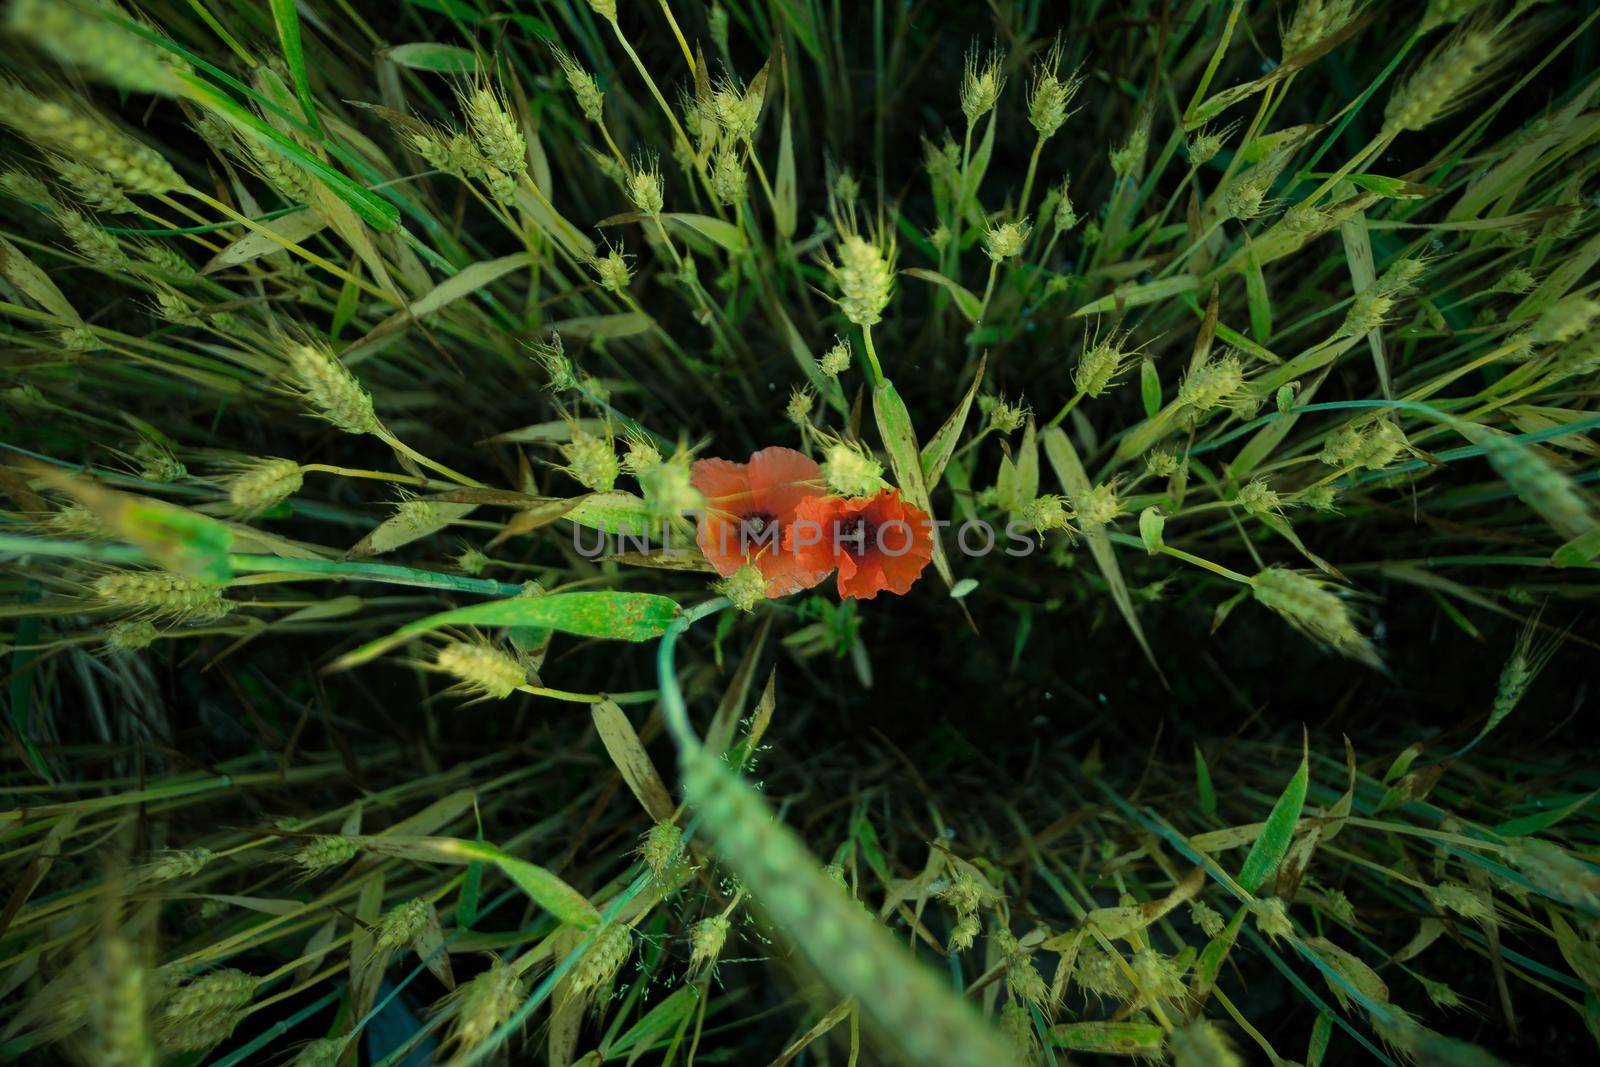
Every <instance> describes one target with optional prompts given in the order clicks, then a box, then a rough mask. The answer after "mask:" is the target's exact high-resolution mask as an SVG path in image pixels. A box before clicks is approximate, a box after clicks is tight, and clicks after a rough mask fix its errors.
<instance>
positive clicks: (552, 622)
mask: <svg viewBox="0 0 1600 1067" xmlns="http://www.w3.org/2000/svg"><path fill="white" fill-rule="evenodd" d="M679 614H680V611H679V608H678V605H677V603H676V602H675V601H673V600H670V599H668V598H667V597H664V596H657V595H656V594H654V593H617V592H598V593H551V594H548V595H546V596H533V597H512V598H510V599H507V600H488V601H484V602H483V603H481V604H469V605H467V606H466V607H464V608H453V609H451V610H450V611H441V612H439V613H438V614H437V615H429V616H428V617H427V618H425V619H418V620H417V621H416V622H412V623H407V624H406V625H405V626H402V627H401V628H400V629H398V630H396V631H395V632H394V633H392V634H390V635H389V636H388V637H382V638H379V639H378V640H376V641H371V642H368V643H367V644H365V645H362V646H361V647H360V648H358V649H356V650H355V651H354V652H349V653H347V654H345V655H343V656H340V657H339V658H338V659H337V660H335V661H334V662H333V663H332V664H331V665H330V666H329V667H328V668H327V669H328V670H329V671H342V670H347V669H348V668H350V667H358V666H360V665H361V664H363V663H369V662H371V661H372V660H374V659H376V658H377V657H379V656H381V655H383V654H384V653H385V652H387V651H389V650H390V649H391V648H395V647H397V646H399V645H402V644H404V643H405V642H407V641H409V640H411V639H412V638H414V637H418V636H420V635H422V634H425V633H430V632H432V631H434V630H437V629H440V628H441V627H445V626H539V627H544V628H545V629H550V630H559V631H561V632H562V633H568V634H577V635H579V636H581V637H599V638H605V639H607V640H612V641H649V640H650V639H652V638H656V637H660V636H661V635H662V634H663V633H665V632H666V629H667V627H668V626H669V625H671V624H672V621H673V620H674V619H676V618H677V617H678V615H679Z"/></svg>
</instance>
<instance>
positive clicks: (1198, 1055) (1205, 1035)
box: [1169, 1019, 1244, 1067]
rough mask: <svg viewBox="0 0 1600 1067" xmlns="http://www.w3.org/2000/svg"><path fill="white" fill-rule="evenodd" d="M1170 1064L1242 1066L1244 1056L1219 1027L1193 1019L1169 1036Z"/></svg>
mask: <svg viewBox="0 0 1600 1067" xmlns="http://www.w3.org/2000/svg"><path fill="white" fill-rule="evenodd" d="M1169 1041H1170V1048H1169V1051H1170V1052H1171V1053H1172V1067H1244V1060H1242V1059H1240V1058H1239V1053H1238V1051H1237V1050H1235V1049H1234V1047H1233V1042H1232V1041H1230V1040H1228V1035H1227V1034H1225V1033H1224V1032H1223V1031H1222V1029H1221V1027H1219V1026H1217V1025H1216V1024H1215V1023H1213V1022H1208V1021H1207V1020H1205V1019H1196V1020H1194V1021H1193V1022H1191V1023H1190V1024H1189V1025H1188V1026H1185V1027H1183V1028H1182V1029H1181V1030H1174V1031H1173V1032H1172V1037H1171V1038H1170V1039H1169Z"/></svg>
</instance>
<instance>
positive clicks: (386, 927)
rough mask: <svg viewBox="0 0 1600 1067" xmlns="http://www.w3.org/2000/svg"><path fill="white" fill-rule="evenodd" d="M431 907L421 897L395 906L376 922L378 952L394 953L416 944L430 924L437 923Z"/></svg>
mask: <svg viewBox="0 0 1600 1067" xmlns="http://www.w3.org/2000/svg"><path fill="white" fill-rule="evenodd" d="M437 921H438V920H437V918H436V917H435V913H434V908H433V905H432V904H430V903H428V902H427V901H426V900H423V899H422V898H421V897H414V898H412V899H411V900H408V901H406V902H405V903H403V904H397V905H395V906H394V907H392V908H390V909H389V910H388V911H387V912H386V913H384V916H383V918H381V919H379V920H378V936H377V947H378V950H379V951H394V950H396V949H402V948H409V947H410V946H412V945H414V944H416V942H417V938H419V937H421V936H422V933H423V931H424V930H426V929H427V928H428V924H429V923H430V922H437Z"/></svg>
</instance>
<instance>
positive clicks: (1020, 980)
mask: <svg viewBox="0 0 1600 1067" xmlns="http://www.w3.org/2000/svg"><path fill="white" fill-rule="evenodd" d="M994 936H995V947H996V949H997V950H998V951H999V952H1000V954H1001V955H1002V956H1003V957H1004V958H1005V965H1006V987H1007V988H1008V989H1009V990H1010V991H1011V995H1012V996H1014V997H1016V998H1017V999H1019V1000H1021V1001H1024V1002H1025V1003H1028V1004H1031V1005H1033V1006H1034V1007H1037V1008H1043V1007H1044V1006H1045V1003H1046V1002H1047V1001H1048V1000H1049V999H1050V989H1049V987H1048V986H1046V985H1045V982H1044V979H1043V978H1042V977H1040V975H1039V970H1038V968H1037V967H1035V966H1034V965H1033V956H1032V954H1030V953H1028V952H1024V951H1023V950H1022V947H1021V946H1020V945H1019V944H1018V943H1017V939H1016V937H1014V936H1013V935H1012V933H1011V931H1009V930H1007V929H1006V928H1005V927H1000V928H999V929H998V930H996V931H995V935H994Z"/></svg>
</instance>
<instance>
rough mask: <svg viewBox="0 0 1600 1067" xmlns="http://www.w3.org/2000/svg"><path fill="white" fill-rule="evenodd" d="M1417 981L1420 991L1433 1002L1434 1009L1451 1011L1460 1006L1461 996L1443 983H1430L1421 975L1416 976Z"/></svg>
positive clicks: (1461, 1002)
mask: <svg viewBox="0 0 1600 1067" xmlns="http://www.w3.org/2000/svg"><path fill="white" fill-rule="evenodd" d="M1417 981H1419V982H1421V983H1422V989H1423V991H1424V992H1425V993H1427V994H1428V999H1429V1000H1431V1001H1433V1006H1434V1007H1436V1008H1443V1009H1445V1010H1446V1011H1452V1010H1454V1009H1456V1008H1459V1007H1461V1006H1462V1004H1463V1001H1462V999H1461V994H1460V993H1457V992H1456V991H1455V990H1454V989H1451V988H1450V987H1449V986H1448V985H1446V984H1445V983H1444V982H1435V981H1431V980H1430V979H1427V978H1424V977H1422V976H1421V975H1418V976H1417Z"/></svg>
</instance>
